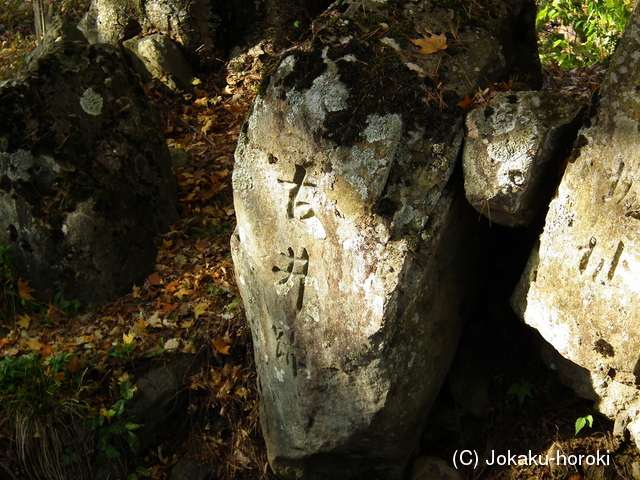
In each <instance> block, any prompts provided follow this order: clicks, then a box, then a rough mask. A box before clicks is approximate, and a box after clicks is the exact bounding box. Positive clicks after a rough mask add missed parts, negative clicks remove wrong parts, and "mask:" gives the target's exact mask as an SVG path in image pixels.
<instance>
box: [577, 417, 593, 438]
mask: <svg viewBox="0 0 640 480" xmlns="http://www.w3.org/2000/svg"><path fill="white" fill-rule="evenodd" d="M585 425H589V428H593V416H591V415H586V416H584V417H578V418H577V419H576V425H575V427H576V433H575V435H578V433H580V430H582V429H583V428H584V427H585Z"/></svg>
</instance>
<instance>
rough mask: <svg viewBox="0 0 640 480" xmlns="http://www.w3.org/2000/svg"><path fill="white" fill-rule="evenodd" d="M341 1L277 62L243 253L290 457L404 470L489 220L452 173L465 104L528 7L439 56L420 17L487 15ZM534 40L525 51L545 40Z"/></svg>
mask: <svg viewBox="0 0 640 480" xmlns="http://www.w3.org/2000/svg"><path fill="white" fill-rule="evenodd" d="M517 5H519V6H520V7H521V8H522V9H524V5H525V4H523V3H519V4H517ZM526 5H527V6H529V7H530V6H532V5H531V4H529V3H527V4H526ZM334 7H335V8H336V9H337V10H336V11H334V14H335V15H334V16H333V17H332V18H331V19H326V20H328V26H327V27H326V28H324V29H322V30H320V32H319V33H318V34H317V36H316V37H315V38H314V39H313V40H312V42H311V43H310V45H308V46H307V47H306V48H300V49H296V50H292V51H290V52H288V53H286V54H285V55H284V56H283V58H282V59H281V61H280V63H279V65H277V66H276V67H275V68H274V69H273V70H272V72H271V74H270V75H268V76H267V78H266V79H265V81H264V84H263V86H262V87H261V88H262V90H261V94H260V95H259V96H258V98H257V100H256V102H255V105H254V108H253V112H252V114H251V115H250V117H249V119H248V121H247V122H246V123H245V125H244V128H243V130H242V134H241V137H240V140H239V144H238V149H237V152H236V162H237V163H236V167H235V169H234V173H233V188H234V198H235V208H236V214H237V219H238V228H237V230H236V232H235V233H234V235H233V237H232V253H233V258H234V263H235V268H236V273H237V279H238V286H239V289H240V292H241V295H242V298H243V301H244V305H245V308H246V312H247V316H248V319H249V322H250V325H251V329H252V333H253V338H254V345H255V357H256V365H257V369H258V375H259V385H260V392H261V422H262V427H263V432H264V435H265V438H266V442H267V448H268V454H269V460H270V462H271V466H272V467H273V469H274V471H275V472H276V473H277V474H278V475H279V476H280V477H281V478H292V479H293V478H304V479H356V478H370V479H398V478H402V474H403V472H405V470H406V469H405V467H406V465H407V462H408V460H409V458H410V456H411V454H412V452H413V451H414V449H415V447H416V445H417V442H418V439H419V437H420V435H421V430H422V425H423V423H424V419H425V417H426V415H427V413H428V410H429V407H430V405H431V403H432V401H433V400H434V398H435V396H436V394H437V393H438V391H439V389H440V386H441V384H442V381H443V379H444V377H445V375H446V373H447V369H448V367H449V364H450V361H451V357H452V355H453V353H454V350H455V347H456V343H457V340H458V336H459V331H460V327H461V317H462V315H461V308H462V306H463V305H462V303H463V302H462V299H463V291H464V290H465V288H466V287H467V286H468V284H469V282H470V279H471V277H472V275H471V274H470V273H471V272H470V271H471V268H470V262H469V261H468V260H469V259H468V258H467V256H468V255H469V254H470V252H471V249H469V248H468V247H467V245H466V244H465V242H467V241H468V240H469V235H468V233H469V229H470V227H472V226H473V225H474V224H475V222H476V220H477V218H476V215H475V212H473V211H472V210H471V209H470V208H468V206H467V205H466V202H465V201H464V199H463V198H462V192H461V189H459V188H453V187H450V186H448V185H449V183H450V182H449V179H450V176H451V174H452V171H453V168H454V165H455V162H456V159H457V157H458V155H459V152H460V148H461V131H462V128H461V124H460V114H459V108H458V107H455V104H456V103H458V102H459V101H460V100H461V99H462V98H464V95H465V94H466V93H468V91H469V88H471V89H475V88H476V87H475V86H474V84H473V83H472V84H471V86H470V85H469V81H468V79H473V82H476V83H475V85H479V82H484V81H485V80H486V78H487V77H488V79H489V80H492V79H494V80H497V79H498V78H500V77H502V76H503V75H505V74H506V72H507V71H508V70H509V68H510V63H509V62H510V61H511V60H512V59H513V58H514V57H515V56H516V53H515V52H516V49H515V46H516V44H517V42H516V41H515V40H514V35H515V32H514V30H510V29H512V28H513V26H514V25H515V24H516V23H517V22H516V21H515V20H514V18H513V17H512V15H514V14H513V13H512V12H513V11H512V10H511V9H505V8H503V4H502V3H499V2H496V3H495V4H492V5H491V6H488V7H487V8H488V10H487V11H490V12H492V14H495V15H496V17H497V18H496V17H493V18H496V19H495V20H490V19H489V18H487V19H485V20H484V22H486V26H485V28H486V30H484V29H481V28H479V27H469V28H465V29H464V32H463V28H460V31H459V35H460V37H459V38H460V45H461V46H463V47H461V48H460V49H459V50H458V51H457V53H456V51H455V50H454V49H453V48H452V49H451V52H448V53H449V55H445V54H444V53H442V52H437V53H435V54H433V55H423V56H421V55H418V54H416V47H415V46H413V45H412V44H411V43H410V42H408V39H407V35H410V36H411V38H414V37H419V35H418V34H417V33H415V32H416V30H418V28H417V27H420V28H419V30H420V31H424V30H423V28H428V29H429V30H431V31H433V32H437V33H438V34H440V32H442V31H444V30H446V29H447V28H449V26H450V24H451V21H452V20H453V19H454V17H455V18H466V19H467V21H471V20H470V19H469V18H468V17H465V16H464V15H465V14H464V13H463V12H462V11H461V12H460V13H455V12H454V11H453V10H449V9H441V8H438V7H436V6H435V5H432V4H430V3H428V2H421V3H420V4H419V5H416V4H414V3H412V2H407V3H406V5H404V6H403V5H402V4H398V2H395V3H394V6H393V7H391V6H389V5H387V4H386V3H385V2H373V1H365V2H363V1H357V2H338V3H336V4H334ZM363 12H364V13H363ZM383 20H384V22H383ZM474 22H475V23H474V25H478V24H479V23H478V19H477V18H476V19H475V20H474ZM493 22H495V23H493ZM366 25H368V26H366ZM392 26H395V27H393V28H392ZM400 27H402V29H401V28H400ZM387 30H388V31H387ZM403 32H405V33H404V34H403ZM487 32H499V33H498V34H496V35H499V36H498V37H495V36H492V34H489V33H487ZM521 32H522V29H520V30H519V33H521ZM447 38H449V37H447ZM507 39H508V40H507ZM505 45H508V48H507V47H505V48H503V47H504V46H505ZM522 48H523V51H524V52H525V53H523V51H520V52H519V53H518V54H517V57H518V58H520V59H521V58H522V57H523V56H524V55H525V54H529V55H531V52H532V50H528V51H527V50H526V49H524V47H522ZM508 52H512V53H510V54H508ZM459 65H464V66H465V69H466V70H465V71H462V70H461V69H460V68H459ZM438 66H440V67H438ZM445 66H446V68H445ZM438 68H440V72H439V73H437V71H438ZM434 72H435V73H437V75H436V77H437V78H436V77H434V76H433V75H432V73H434ZM445 72H446V73H445ZM439 85H440V86H439ZM442 85H444V86H445V87H444V88H442Z"/></svg>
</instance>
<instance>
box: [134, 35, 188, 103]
mask: <svg viewBox="0 0 640 480" xmlns="http://www.w3.org/2000/svg"><path fill="white" fill-rule="evenodd" d="M122 46H123V47H124V48H125V51H126V53H127V55H128V56H129V58H130V60H131V63H132V66H133V68H134V70H135V71H136V72H137V73H139V74H140V76H141V77H142V79H143V80H144V81H149V80H150V79H151V78H152V77H155V78H157V79H158V80H160V81H161V82H162V83H163V84H164V85H166V87H167V88H168V89H169V90H171V91H173V92H179V91H184V92H191V91H192V90H193V85H192V83H191V82H192V80H193V78H194V77H193V69H192V68H191V65H189V62H187V60H186V58H184V55H182V52H181V51H180V49H179V48H178V46H177V45H176V44H175V43H174V42H173V41H172V40H171V39H170V38H169V37H167V36H165V35H162V34H159V33H156V34H153V35H147V36H145V37H142V38H132V39H130V40H126V41H124V42H123V43H122Z"/></svg>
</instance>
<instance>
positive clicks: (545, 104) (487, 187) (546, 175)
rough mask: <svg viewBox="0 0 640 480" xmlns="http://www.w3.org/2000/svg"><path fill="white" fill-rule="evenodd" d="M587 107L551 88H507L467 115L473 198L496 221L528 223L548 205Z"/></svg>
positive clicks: (467, 178)
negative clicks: (547, 89) (517, 89)
mask: <svg viewBox="0 0 640 480" xmlns="http://www.w3.org/2000/svg"><path fill="white" fill-rule="evenodd" d="M582 109H583V106H582V105H581V104H580V103H578V102H576V101H574V100H571V99H570V98H567V97H566V96H563V95H560V94H554V93H551V92H504V93H500V94H498V95H497V96H496V97H495V98H493V99H492V100H491V101H490V102H489V104H488V105H487V106H486V107H484V108H480V109H477V110H473V111H471V112H469V114H468V115H467V117H466V126H467V136H466V139H465V145H464V153H463V157H462V165H463V169H464V190H465V194H466V197H467V200H469V203H471V205H472V206H473V208H475V209H476V210H477V211H478V212H480V213H482V214H483V215H484V216H486V217H487V218H489V219H490V220H491V221H492V222H495V223H498V224H500V225H505V226H507V227H520V226H523V225H528V224H529V223H530V222H531V221H532V220H533V218H534V217H535V215H536V214H537V213H538V211H539V210H540V208H541V207H542V206H543V205H546V204H548V201H549V199H550V198H551V195H552V194H553V190H554V189H555V186H556V184H557V181H558V170H559V165H560V163H561V160H562V155H563V154H564V153H565V152H566V151H567V150H568V148H569V147H570V145H571V143H572V141H573V139H574V138H575V135H576V133H577V130H578V127H579V126H580V125H579V121H580V115H579V114H580V111H581V110H582Z"/></svg>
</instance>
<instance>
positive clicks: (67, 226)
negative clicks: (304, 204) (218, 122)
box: [0, 42, 177, 302]
mask: <svg viewBox="0 0 640 480" xmlns="http://www.w3.org/2000/svg"><path fill="white" fill-rule="evenodd" d="M52 45H53V46H54V47H55V48H53V50H51V51H50V52H49V53H48V54H46V55H44V56H43V57H41V58H40V59H39V60H38V61H37V63H36V64H35V65H34V66H33V67H32V68H31V70H30V71H29V73H28V74H27V76H26V77H25V78H23V79H19V80H15V81H12V82H9V83H7V84H5V85H3V86H2V87H1V89H0V223H1V227H0V244H2V245H9V246H10V250H9V252H10V254H11V256H12V260H13V264H14V266H15V268H16V270H17V274H18V275H19V276H20V277H22V278H25V279H29V280H31V286H32V287H34V288H35V289H36V292H35V294H34V295H36V296H37V298H40V299H42V300H47V299H51V298H53V297H54V296H55V295H56V294H58V293H61V294H62V295H63V297H64V298H67V299H78V300H80V301H82V302H91V301H103V300H106V299H111V298H114V297H116V296H118V295H121V294H123V293H125V292H126V291H128V290H129V289H130V288H131V286H132V284H133V283H135V282H140V281H141V280H143V279H144V278H145V277H146V276H147V275H148V274H149V273H150V272H151V271H153V266H154V261H155V257H156V253H157V251H156V241H157V235H156V234H158V233H161V232H163V231H164V230H166V229H167V228H168V227H169V225H170V224H171V222H172V221H174V220H175V219H176V218H177V210H176V203H177V198H176V197H177V195H176V186H175V181H174V179H173V175H172V173H171V169H170V162H171V159H170V155H169V152H168V149H167V146H166V143H165V140H164V137H163V136H162V133H161V131H160V128H159V125H158V122H157V117H156V113H155V112H154V111H153V110H152V109H151V108H150V106H149V104H148V103H147V100H146V98H145V96H144V92H142V90H141V89H140V88H139V87H138V85H137V80H136V78H135V77H134V76H133V75H132V73H131V72H130V71H129V70H128V69H127V68H126V67H125V66H124V58H123V57H122V56H121V55H120V54H119V53H118V52H117V51H116V49H115V48H113V47H110V46H104V45H101V46H98V45H95V46H87V45H82V44H78V43H64V42H62V43H54V44H52Z"/></svg>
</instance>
